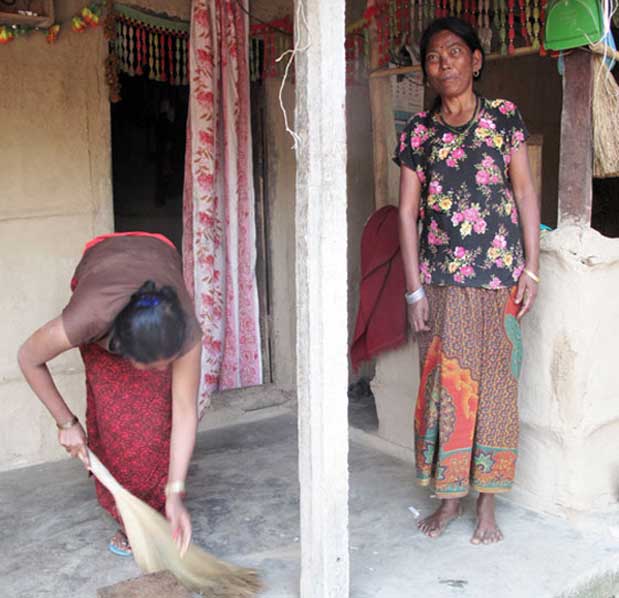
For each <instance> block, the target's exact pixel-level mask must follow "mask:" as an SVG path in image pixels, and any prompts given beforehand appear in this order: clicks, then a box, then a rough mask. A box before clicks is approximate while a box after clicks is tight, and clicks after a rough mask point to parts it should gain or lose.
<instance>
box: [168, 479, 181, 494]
mask: <svg viewBox="0 0 619 598" xmlns="http://www.w3.org/2000/svg"><path fill="white" fill-rule="evenodd" d="M171 494H185V482H183V481H180V480H179V481H177V482H168V483H167V484H166V485H165V495H166V497H168V496H170V495H171Z"/></svg>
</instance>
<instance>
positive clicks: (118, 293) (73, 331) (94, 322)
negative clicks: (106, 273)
mask: <svg viewBox="0 0 619 598" xmlns="http://www.w3.org/2000/svg"><path fill="white" fill-rule="evenodd" d="M93 283H95V284H93ZM132 290H135V289H132ZM130 292H131V291H129V294H128V289H124V288H122V287H118V288H113V287H112V288H107V289H104V288H101V287H100V286H99V285H97V284H96V281H95V280H92V279H87V280H84V281H80V282H79V283H78V285H77V287H76V288H75V290H74V292H73V295H72V296H71V299H70V300H69V303H68V304H67V305H66V307H65V308H64V309H63V310H62V323H63V325H64V329H65V333H66V335H67V338H68V339H69V342H70V343H71V345H72V346H74V347H77V346H79V345H83V344H87V343H93V342H96V341H98V340H99V339H101V338H103V337H104V336H105V335H106V334H107V333H108V332H109V330H110V328H111V326H112V322H113V321H114V318H115V317H116V315H117V314H118V313H119V312H120V311H121V310H122V308H123V307H124V306H125V305H126V304H127V301H128V296H130Z"/></svg>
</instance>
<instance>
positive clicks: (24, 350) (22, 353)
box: [17, 341, 32, 373]
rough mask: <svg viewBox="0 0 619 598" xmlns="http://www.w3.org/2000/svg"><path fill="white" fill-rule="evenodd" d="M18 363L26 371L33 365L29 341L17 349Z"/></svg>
mask: <svg viewBox="0 0 619 598" xmlns="http://www.w3.org/2000/svg"><path fill="white" fill-rule="evenodd" d="M17 364H18V365H19V369H20V370H21V371H22V372H24V373H25V372H26V370H27V369H28V368H29V367H30V366H31V365H32V363H31V359H30V356H29V351H28V341H26V342H24V343H23V344H22V345H21V347H19V349H18V350H17Z"/></svg>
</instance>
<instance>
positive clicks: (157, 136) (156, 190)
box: [111, 74, 189, 251]
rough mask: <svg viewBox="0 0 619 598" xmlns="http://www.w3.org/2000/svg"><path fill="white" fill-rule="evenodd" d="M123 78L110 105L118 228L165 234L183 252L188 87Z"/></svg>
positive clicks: (123, 230)
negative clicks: (119, 92) (117, 98)
mask: <svg viewBox="0 0 619 598" xmlns="http://www.w3.org/2000/svg"><path fill="white" fill-rule="evenodd" d="M120 82H121V85H122V88H121V89H122V100H121V101H120V102H118V103H116V104H112V110H111V112H112V169H113V177H112V180H113V188H114V228H115V230H116V232H127V231H136V230H139V231H146V232H151V233H161V234H164V235H165V236H166V237H168V238H169V239H170V240H171V241H172V242H173V243H174V244H175V245H176V247H177V248H178V249H179V251H181V249H182V235H183V220H182V214H183V172H184V162H185V142H186V123H187V108H188V104H189V87H188V86H186V85H170V84H168V83H162V82H159V81H154V80H152V79H149V78H148V77H145V76H142V77H130V76H128V75H125V74H121V75H120Z"/></svg>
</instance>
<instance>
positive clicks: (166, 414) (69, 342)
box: [19, 233, 201, 556]
mask: <svg viewBox="0 0 619 598" xmlns="http://www.w3.org/2000/svg"><path fill="white" fill-rule="evenodd" d="M71 288H72V290H73V295H72V297H71V300H70V301H69V303H68V305H67V306H66V307H65V308H64V310H63V312H62V314H60V315H59V316H58V317H56V318H54V319H53V320H51V321H50V322H48V323H47V324H45V325H44V326H43V327H42V328H40V329H39V330H37V331H36V332H35V333H34V334H33V335H32V336H31V337H30V338H29V339H28V340H27V341H26V342H25V343H24V344H23V346H22V347H21V349H20V351H19V364H20V366H21V369H22V371H23V373H24V376H25V378H26V380H27V381H28V383H29V384H30V386H31V387H32V389H33V390H34V392H35V394H36V395H37V396H38V397H39V399H40V400H41V401H42V402H43V404H44V405H45V406H46V407H47V409H48V410H49V412H50V413H51V415H52V417H53V418H54V420H55V421H56V425H57V427H58V430H59V432H58V440H59V442H60V444H61V445H62V446H64V448H65V449H66V450H67V452H69V453H70V454H71V455H72V456H73V457H79V458H80V459H81V460H82V461H83V462H84V463H85V464H86V465H88V454H87V450H86V446H88V447H89V448H90V449H92V450H93V452H94V453H95V454H96V455H98V457H99V458H100V459H101V461H102V462H103V463H104V465H106V467H107V468H108V469H109V470H110V472H111V473H112V475H113V476H114V477H115V478H116V479H117V480H118V481H119V482H120V484H121V485H123V486H124V487H125V488H126V489H127V490H129V492H131V493H132V494H134V495H135V496H137V497H138V498H140V499H142V500H143V501H145V502H146V503H148V504H149V505H150V506H151V507H153V508H154V509H156V510H158V511H161V512H162V513H165V515H166V516H167V518H168V519H169V521H170V523H171V526H172V532H173V535H174V537H175V539H176V541H177V544H178V546H179V548H180V549H181V550H185V549H186V548H187V547H188V546H189V542H190V540H191V520H190V517H189V514H188V513H187V510H186V509H185V506H184V505H183V494H184V488H185V478H186V476H187V468H188V466H189V460H190V457H191V453H192V451H193V447H194V442H195V436H196V427H197V412H196V397H197V392H198V384H199V377H200V338H201V332H200V327H199V324H198V322H197V320H196V318H195V315H194V309H193V305H192V302H191V299H190V298H189V295H188V293H187V290H186V288H185V285H184V282H183V277H182V271H181V260H180V256H179V254H178V252H177V251H176V249H175V247H174V245H173V244H172V242H171V241H169V240H168V239H166V238H165V237H163V236H161V235H151V234H147V233H124V234H123V233H119V234H113V235H105V236H103V237H97V238H96V239H94V240H93V241H91V242H90V243H88V245H87V246H86V249H85V251H84V254H83V256H82V259H81V261H80V262H79V264H78V266H77V269H76V270H75V275H74V277H73V280H72V281H71ZM74 347H79V349H80V352H81V355H82V358H83V361H84V366H85V372H86V402H87V405H86V432H85V431H84V428H83V427H82V424H81V423H80V422H79V421H78V419H77V417H75V415H74V414H73V413H72V412H71V410H70V409H69V407H68V406H67V404H66V403H65V401H64V399H63V398H62V396H61V394H60V392H59V391H58V389H57V387H56V385H55V384H54V381H53V379H52V377H51V375H50V373H49V370H48V368H47V362H48V361H49V360H51V359H53V358H54V357H56V356H57V355H60V354H61V353H64V352H65V351H68V350H69V349H72V348H74ZM95 484H96V492H97V497H98V499H99V502H100V504H101V506H103V508H104V509H106V510H107V511H108V512H109V513H110V514H111V515H112V517H114V518H115V519H116V520H118V521H119V523H120V525H121V529H119V530H118V532H117V533H116V534H115V535H114V537H113V538H112V540H111V542H110V544H109V549H110V550H111V551H112V552H114V553H115V554H118V555H122V556H128V555H130V554H131V547H130V546H129V544H128V541H127V537H126V535H125V533H124V531H123V529H122V521H120V518H119V515H118V512H117V510H116V506H115V504H114V499H113V498H112V496H111V494H110V493H109V492H108V491H107V490H106V489H105V488H104V487H103V485H101V484H100V483H99V482H98V481H95Z"/></svg>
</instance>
